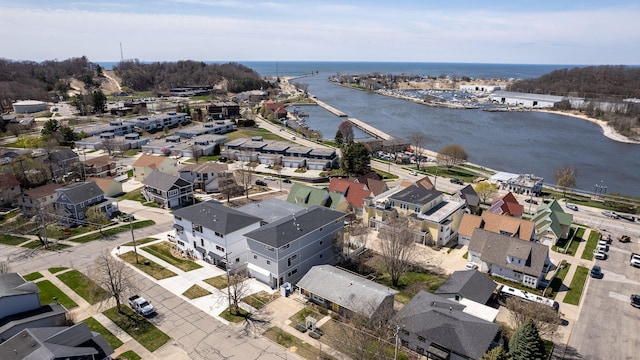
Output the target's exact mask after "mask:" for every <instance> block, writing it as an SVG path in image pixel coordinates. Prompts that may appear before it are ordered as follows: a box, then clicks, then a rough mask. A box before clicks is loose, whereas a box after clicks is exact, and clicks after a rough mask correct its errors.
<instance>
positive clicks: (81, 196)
mask: <svg viewBox="0 0 640 360" xmlns="http://www.w3.org/2000/svg"><path fill="white" fill-rule="evenodd" d="M56 191H58V192H60V193H64V194H65V195H66V196H67V198H69V201H71V202H72V203H73V204H80V203H82V202H84V201H87V200H89V199H93V198H94V197H96V196H99V195H104V191H102V189H100V187H99V186H98V185H97V184H96V183H94V182H91V181H89V182H77V183H74V184H71V185H67V186H65V187H63V188H60V189H57V190H56Z"/></svg>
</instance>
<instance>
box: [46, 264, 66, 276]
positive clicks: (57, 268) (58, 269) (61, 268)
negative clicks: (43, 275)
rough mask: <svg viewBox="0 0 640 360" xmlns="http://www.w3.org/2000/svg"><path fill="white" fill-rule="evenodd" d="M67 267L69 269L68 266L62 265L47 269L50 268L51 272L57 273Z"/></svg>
mask: <svg viewBox="0 0 640 360" xmlns="http://www.w3.org/2000/svg"><path fill="white" fill-rule="evenodd" d="M67 269H68V267H65V266H60V267H52V268H49V269H47V270H49V272H50V273H52V274H55V273H57V272H60V271H62V270H67Z"/></svg>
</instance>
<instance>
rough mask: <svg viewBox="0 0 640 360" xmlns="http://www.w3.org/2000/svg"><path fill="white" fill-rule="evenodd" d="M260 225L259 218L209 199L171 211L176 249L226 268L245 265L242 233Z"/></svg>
mask: <svg viewBox="0 0 640 360" xmlns="http://www.w3.org/2000/svg"><path fill="white" fill-rule="evenodd" d="M261 224H262V219H260V218H259V217H256V216H253V215H249V214H245V213H243V212H241V211H238V210H236V209H232V208H229V207H226V206H224V205H222V204H221V203H219V202H217V201H213V200H210V201H206V202H202V203H198V204H195V205H192V206H188V207H185V208H182V209H178V210H176V211H174V212H173V227H174V228H175V229H176V235H175V237H176V246H177V248H178V250H180V251H181V252H184V253H187V254H190V255H192V256H196V257H197V258H199V259H202V260H205V261H207V262H210V263H212V264H214V265H218V266H222V267H229V268H237V267H241V266H244V265H245V264H246V262H247V241H246V238H245V236H244V234H245V233H247V232H250V231H252V230H255V229H258V228H259V227H260V225H261ZM227 258H228V261H227Z"/></svg>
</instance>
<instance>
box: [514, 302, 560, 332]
mask: <svg viewBox="0 0 640 360" xmlns="http://www.w3.org/2000/svg"><path fill="white" fill-rule="evenodd" d="M506 307H507V309H509V311H510V316H511V325H513V328H514V329H519V328H520V327H521V326H523V325H524V324H525V323H526V322H527V321H528V320H529V319H531V320H533V323H534V324H535V325H536V327H537V328H538V333H539V334H540V336H547V337H549V336H552V335H554V334H556V332H557V331H558V328H559V327H560V325H561V324H562V317H561V316H562V314H561V313H559V312H557V311H556V310H555V309H554V308H552V307H551V306H548V305H545V304H540V303H537V302H533V301H524V300H521V299H518V298H516V297H511V298H509V299H507V305H506Z"/></svg>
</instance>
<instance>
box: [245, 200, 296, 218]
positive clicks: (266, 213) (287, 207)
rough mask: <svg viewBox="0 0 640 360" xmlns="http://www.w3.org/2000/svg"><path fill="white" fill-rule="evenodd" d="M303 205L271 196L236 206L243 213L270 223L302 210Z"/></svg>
mask: <svg viewBox="0 0 640 360" xmlns="http://www.w3.org/2000/svg"><path fill="white" fill-rule="evenodd" d="M304 208H305V207H304V206H302V205H297V204H293V203H290V202H287V201H284V200H280V199H276V198H271V199H267V200H264V201H261V202H254V203H249V204H247V205H243V206H240V207H239V208H237V210H238V211H241V212H243V213H245V214H249V215H253V216H256V217H259V218H261V219H262V220H264V221H265V222H266V223H272V222H274V221H276V220H279V219H282V218H284V217H286V216H289V215H291V214H295V213H297V212H298V211H301V210H304Z"/></svg>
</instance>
